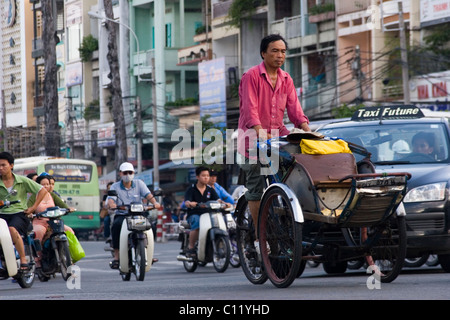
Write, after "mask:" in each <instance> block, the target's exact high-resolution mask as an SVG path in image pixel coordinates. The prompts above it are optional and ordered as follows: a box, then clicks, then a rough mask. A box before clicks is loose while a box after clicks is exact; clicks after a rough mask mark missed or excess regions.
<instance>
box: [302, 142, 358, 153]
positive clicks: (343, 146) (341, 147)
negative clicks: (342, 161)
mask: <svg viewBox="0 0 450 320" xmlns="http://www.w3.org/2000/svg"><path fill="white" fill-rule="evenodd" d="M300 147H301V148H302V153H303V154H333V153H352V152H351V151H350V148H349V147H348V143H347V142H345V141H344V140H341V139H337V140H309V139H302V141H301V142H300Z"/></svg>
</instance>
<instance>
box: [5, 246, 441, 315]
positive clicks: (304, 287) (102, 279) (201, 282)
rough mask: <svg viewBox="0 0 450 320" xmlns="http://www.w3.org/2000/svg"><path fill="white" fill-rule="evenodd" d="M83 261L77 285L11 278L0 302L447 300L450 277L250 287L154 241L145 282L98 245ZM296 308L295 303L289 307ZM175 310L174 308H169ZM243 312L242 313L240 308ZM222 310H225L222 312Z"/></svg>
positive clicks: (312, 271)
mask: <svg viewBox="0 0 450 320" xmlns="http://www.w3.org/2000/svg"><path fill="white" fill-rule="evenodd" d="M82 245H83V247H84V249H85V251H86V254H87V256H86V258H84V259H82V260H81V261H80V262H78V263H77V266H78V267H79V268H80V278H79V279H78V280H79V284H80V286H79V287H78V288H77V287H76V285H75V281H73V282H71V283H69V287H72V288H68V285H67V283H65V282H64V281H63V280H62V279H61V277H57V278H56V279H51V280H50V281H49V282H46V283H43V282H40V281H39V280H37V279H36V281H35V283H34V285H33V287H32V288H30V289H21V288H20V287H19V286H18V284H16V283H12V282H11V280H10V279H9V280H3V281H0V300H17V299H19V300H47V301H48V300H91V301H96V300H140V299H145V300H152V301H155V300H157V301H159V302H164V301H172V302H175V301H177V302H176V303H175V305H174V306H175V309H176V311H178V312H179V308H181V307H182V306H184V305H185V304H186V303H189V302H191V303H192V300H195V301H196V302H197V303H200V302H201V301H205V300H215V301H216V302H217V301H221V304H220V307H219V308H220V309H222V308H223V307H224V306H225V305H229V304H239V303H241V304H242V301H243V300H250V301H247V302H246V303H247V304H248V303H250V304H252V305H253V304H255V305H260V304H264V303H267V304H269V305H270V301H271V300H282V301H285V300H320V301H335V300H348V301H353V300H398V299H399V300H416V299H426V300H442V299H445V300H447V299H450V290H449V284H450V274H447V273H444V272H443V271H442V270H441V269H440V268H439V267H434V268H430V267H422V268H420V269H414V270H406V271H404V272H403V273H402V274H401V275H400V276H399V277H398V278H397V279H396V280H395V281H394V282H393V283H390V284H384V283H383V284H381V287H380V288H379V289H373V290H370V289H368V287H367V279H368V277H369V275H368V274H366V273H365V271H364V270H360V271H357V272H355V271H352V272H348V273H346V274H344V275H341V276H330V275H326V274H325V272H324V271H323V269H322V267H320V266H319V267H318V268H309V267H307V269H306V270H305V272H304V274H303V275H302V277H301V278H300V279H297V280H296V281H294V283H293V284H292V285H291V286H290V287H289V288H287V289H278V288H275V287H274V286H273V285H272V284H271V283H270V281H268V282H267V283H265V284H263V285H252V284H251V283H250V282H248V280H247V279H246V278H245V276H244V274H243V272H242V270H241V269H240V268H239V269H234V268H231V267H230V268H229V269H228V270H227V271H226V272H225V273H223V274H219V273H217V272H216V271H215V270H214V268H213V266H212V265H207V266H205V267H199V268H198V269H197V271H195V272H194V273H187V272H186V271H185V270H184V268H183V265H182V263H181V262H178V261H176V256H177V254H178V252H179V242H177V241H174V240H172V241H168V242H166V243H157V244H156V248H155V256H156V257H157V258H159V260H160V261H159V262H158V263H156V264H155V265H154V267H153V268H152V269H151V270H150V272H149V273H147V275H146V278H145V281H143V282H138V281H136V280H135V279H134V278H133V277H132V279H131V281H129V282H125V281H122V279H121V278H120V276H119V274H118V271H116V270H111V269H109V267H108V262H109V260H110V259H111V256H110V254H109V253H107V252H105V251H104V250H103V246H104V244H103V242H82ZM292 306H295V303H293V304H292ZM171 311H174V310H171ZM241 311H242V310H241ZM221 312H224V311H223V309H222V311H221Z"/></svg>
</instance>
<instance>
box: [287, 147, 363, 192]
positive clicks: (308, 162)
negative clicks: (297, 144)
mask: <svg viewBox="0 0 450 320" xmlns="http://www.w3.org/2000/svg"><path fill="white" fill-rule="evenodd" d="M294 157H295V160H296V162H297V163H299V164H301V165H302V166H303V167H304V168H305V169H306V171H307V172H308V173H309V175H310V176H311V179H312V182H313V184H314V186H316V187H317V186H319V185H322V184H327V183H336V182H337V181H338V180H340V179H342V178H343V177H345V176H348V175H354V174H357V173H358V169H357V166H356V160H355V157H354V156H353V154H351V153H335V154H321V155H312V154H295V155H294ZM342 186H344V184H343V185H342ZM345 186H348V183H347V184H345Z"/></svg>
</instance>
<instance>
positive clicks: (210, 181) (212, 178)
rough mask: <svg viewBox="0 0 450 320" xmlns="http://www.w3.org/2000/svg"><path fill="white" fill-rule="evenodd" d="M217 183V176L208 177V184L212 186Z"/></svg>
mask: <svg viewBox="0 0 450 320" xmlns="http://www.w3.org/2000/svg"><path fill="white" fill-rule="evenodd" d="M216 182H217V176H210V177H209V184H214V183H216Z"/></svg>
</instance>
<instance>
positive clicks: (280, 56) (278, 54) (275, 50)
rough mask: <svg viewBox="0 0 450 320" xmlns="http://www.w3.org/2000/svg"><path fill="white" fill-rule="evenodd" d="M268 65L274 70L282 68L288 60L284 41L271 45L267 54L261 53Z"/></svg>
mask: <svg viewBox="0 0 450 320" xmlns="http://www.w3.org/2000/svg"><path fill="white" fill-rule="evenodd" d="M261 54H262V56H263V58H264V62H265V63H266V65H268V66H270V67H272V68H281V66H282V65H283V63H284V60H285V59H286V45H285V44H284V41H283V40H278V41H273V42H271V43H269V46H268V47H267V50H266V52H262V53H261Z"/></svg>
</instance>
